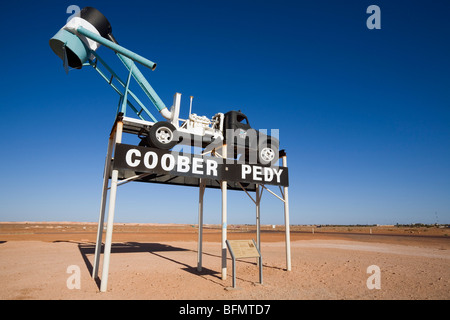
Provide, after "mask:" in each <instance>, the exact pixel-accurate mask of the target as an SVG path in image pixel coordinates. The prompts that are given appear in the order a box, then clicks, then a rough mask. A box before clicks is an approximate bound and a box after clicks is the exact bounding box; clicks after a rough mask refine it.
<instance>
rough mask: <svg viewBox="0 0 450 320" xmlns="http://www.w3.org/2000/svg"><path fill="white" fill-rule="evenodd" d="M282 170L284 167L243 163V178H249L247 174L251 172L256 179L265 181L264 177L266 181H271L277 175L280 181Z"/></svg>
mask: <svg viewBox="0 0 450 320" xmlns="http://www.w3.org/2000/svg"><path fill="white" fill-rule="evenodd" d="M252 171H253V172H252ZM282 172H283V169H277V168H272V167H270V168H268V167H260V166H251V165H248V164H243V165H242V170H241V178H242V179H247V176H248V175H250V174H251V177H252V178H253V180H255V181H263V179H264V182H271V181H272V180H273V178H274V176H275V177H276V180H277V182H278V183H280V181H281V173H282Z"/></svg>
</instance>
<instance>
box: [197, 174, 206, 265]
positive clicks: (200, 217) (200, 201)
mask: <svg viewBox="0 0 450 320" xmlns="http://www.w3.org/2000/svg"><path fill="white" fill-rule="evenodd" d="M204 194H205V181H203V179H200V190H199V199H198V251H197V271H199V272H200V271H202V256H203V196H204Z"/></svg>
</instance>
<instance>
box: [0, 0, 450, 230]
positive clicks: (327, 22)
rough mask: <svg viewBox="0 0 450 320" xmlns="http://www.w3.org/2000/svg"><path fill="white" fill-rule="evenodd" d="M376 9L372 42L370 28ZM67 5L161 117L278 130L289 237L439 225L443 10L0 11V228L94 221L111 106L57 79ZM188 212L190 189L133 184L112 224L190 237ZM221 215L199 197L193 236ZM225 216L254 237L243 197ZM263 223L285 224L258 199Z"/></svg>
mask: <svg viewBox="0 0 450 320" xmlns="http://www.w3.org/2000/svg"><path fill="white" fill-rule="evenodd" d="M372 4H375V5H378V6H379V7H380V9H381V29H379V30H376V29H374V30H369V29H368V28H367V26H366V20H367V19H368V18H369V16H370V14H367V13H366V10H367V7H368V6H369V5H372ZM69 5H78V6H79V7H81V8H83V7H85V6H93V7H96V8H97V9H99V10H100V11H101V12H102V13H103V14H104V15H105V16H106V17H107V18H108V19H109V21H110V22H111V24H112V27H113V34H114V35H115V37H116V39H117V40H118V41H119V42H120V43H121V44H122V45H123V46H125V47H127V48H128V49H130V50H133V51H135V52H137V53H139V54H141V55H143V56H145V57H147V58H148V59H150V60H152V61H155V62H156V63H157V64H158V67H157V69H156V70H155V71H153V72H152V71H150V70H145V68H141V71H143V73H144V74H145V76H146V77H147V79H148V80H149V82H150V83H151V84H152V86H153V88H154V89H155V90H156V91H157V92H158V94H159V95H160V97H161V98H162V100H163V101H164V102H165V103H166V104H167V105H169V106H170V105H171V103H172V99H173V94H174V93H175V92H180V93H182V94H183V96H182V111H181V116H182V117H183V116H186V115H187V113H188V110H189V96H190V95H193V96H194V97H195V98H194V105H193V111H194V112H195V113H197V114H199V115H206V116H208V117H212V116H213V115H214V114H215V113H217V112H226V111H228V110H232V109H241V110H242V111H243V112H244V113H245V114H247V116H248V117H249V120H250V123H251V124H252V126H253V127H254V128H258V129H279V130H280V140H281V145H282V148H284V149H286V150H287V153H288V166H289V170H290V184H291V185H290V188H289V194H290V208H291V223H292V224H314V223H316V224H366V223H369V224H372V223H379V224H395V223H417V222H422V223H435V222H439V223H450V44H449V43H450V25H449V23H448V13H449V11H450V2H449V1H448V0H442V1H438V0H435V1H425V0H420V1H398V0H390V1H381V0H370V1H365V0H355V1H332V0H316V1H300V0H297V1H284V0H278V1H272V0H271V1H257V0H251V1H250V0H239V1H235V0H227V1H222V0H215V1H211V0H210V1H195V0H192V1H187V0H176V1H175V0H164V1H137V0H129V1H126V2H123V1H121V2H118V1H98V0H96V1H91V2H88V1H78V2H77V1H72V0H71V1H20V0H19V1H8V2H4V3H2V12H3V13H2V19H0V30H1V31H0V32H1V39H2V50H1V52H0V55H1V58H2V68H1V75H2V77H1V83H2V85H1V88H2V89H1V92H2V95H1V103H0V108H1V111H2V117H1V120H0V121H1V122H0V132H1V137H2V139H1V140H0V148H1V158H0V165H1V168H2V175H1V180H0V181H1V182H0V221H93V222H95V221H97V220H98V211H99V206H100V196H101V186H102V174H103V165H104V159H105V155H106V148H107V140H108V135H109V132H110V129H111V127H112V125H113V121H114V117H115V112H116V108H117V104H118V96H117V94H116V93H115V92H113V90H112V89H111V88H110V87H109V86H108V85H107V84H106V83H105V82H104V80H103V79H101V78H100V77H99V76H98V74H97V73H96V72H95V71H94V70H93V69H92V68H89V67H85V68H83V69H82V70H71V71H70V72H69V75H66V74H65V72H64V70H63V67H62V62H61V60H60V59H59V58H58V57H57V56H55V55H54V54H53V52H52V51H51V49H50V47H49V45H48V41H49V39H50V38H51V37H52V36H53V35H54V34H55V33H56V32H57V31H58V30H59V29H60V28H61V27H62V26H63V25H64V24H65V21H66V19H67V18H68V17H69V14H67V13H66V9H67V7H68V6H69ZM98 52H99V54H101V55H102V56H103V57H104V58H105V59H106V60H107V61H108V62H109V63H111V64H112V65H113V66H117V68H118V70H119V71H120V72H122V73H121V74H124V73H123V72H125V69H124V68H123V67H122V66H121V65H120V61H118V59H117V58H116V57H115V56H114V55H113V53H112V52H111V51H110V50H109V49H106V48H104V47H102V48H100V49H99V51H98ZM135 88H136V85H135ZM136 91H137V90H136ZM142 100H143V101H145V102H144V103H146V105H147V106H148V107H149V108H150V110H151V111H152V112H153V111H155V114H156V116H158V117H159V119H160V120H163V119H162V118H161V117H160V115H159V114H157V112H156V109H155V108H154V107H153V106H152V105H151V103H150V101H149V100H144V99H142ZM126 139H128V138H126ZM126 141H130V142H137V141H136V140H135V139H134V140H133V137H130V138H129V140H126ZM197 203H198V189H197V188H183V187H176V186H161V185H152V184H139V183H129V184H127V185H124V186H122V187H119V190H118V198H117V208H116V215H115V217H116V219H115V221H116V222H158V223H172V222H174V223H192V224H193V223H196V222H197V210H198V207H197V205H198V204H197ZM220 207H221V202H220V191H219V190H207V191H206V198H205V223H219V222H220ZM228 209H229V210H228V211H229V214H228V223H229V224H233V223H254V222H255V209H254V205H253V203H252V202H251V200H250V199H248V198H247V196H246V195H245V194H244V193H242V192H232V191H230V192H229V204H228ZM261 221H262V223H263V224H283V223H284V220H283V206H282V203H281V202H280V201H279V200H278V199H276V198H274V197H273V196H271V195H270V194H268V193H267V192H265V193H264V194H263V201H262V218H261Z"/></svg>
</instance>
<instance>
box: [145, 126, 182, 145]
mask: <svg viewBox="0 0 450 320" xmlns="http://www.w3.org/2000/svg"><path fill="white" fill-rule="evenodd" d="M147 142H148V144H149V145H150V146H151V147H154V148H158V149H164V150H169V149H172V148H173V147H174V146H175V145H176V144H177V143H178V134H177V132H176V128H175V127H174V126H173V124H171V123H169V122H166V121H160V122H157V123H155V124H154V125H153V127H151V128H150V130H149V132H148V136H147Z"/></svg>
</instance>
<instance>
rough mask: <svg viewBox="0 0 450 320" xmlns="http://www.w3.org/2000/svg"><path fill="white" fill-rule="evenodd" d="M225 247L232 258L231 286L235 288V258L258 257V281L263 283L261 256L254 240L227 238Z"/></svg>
mask: <svg viewBox="0 0 450 320" xmlns="http://www.w3.org/2000/svg"><path fill="white" fill-rule="evenodd" d="M226 243H227V247H228V250H230V254H231V258H232V259H233V288H234V289H236V259H243V258H258V262H259V283H260V284H262V283H263V278H262V257H261V252H260V251H259V250H258V247H257V246H256V243H255V241H254V240H227V241H226Z"/></svg>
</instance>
